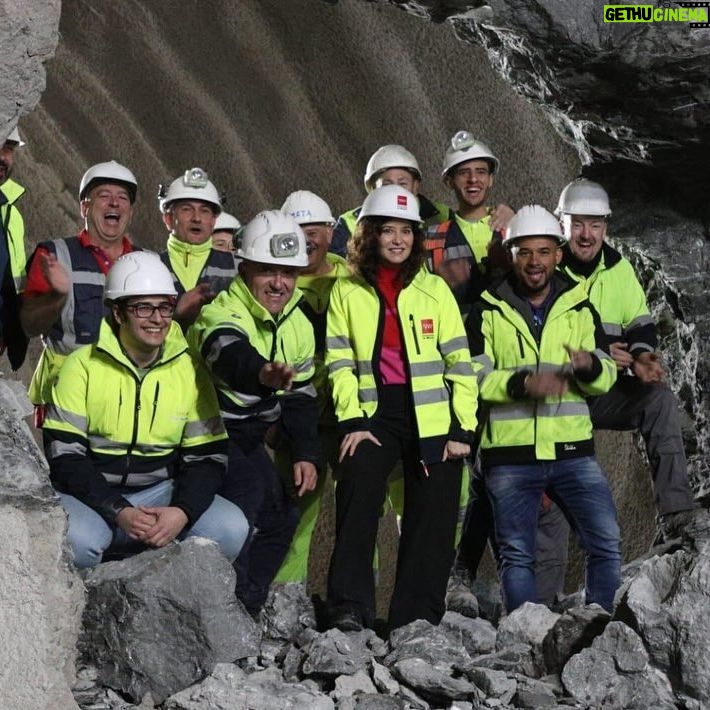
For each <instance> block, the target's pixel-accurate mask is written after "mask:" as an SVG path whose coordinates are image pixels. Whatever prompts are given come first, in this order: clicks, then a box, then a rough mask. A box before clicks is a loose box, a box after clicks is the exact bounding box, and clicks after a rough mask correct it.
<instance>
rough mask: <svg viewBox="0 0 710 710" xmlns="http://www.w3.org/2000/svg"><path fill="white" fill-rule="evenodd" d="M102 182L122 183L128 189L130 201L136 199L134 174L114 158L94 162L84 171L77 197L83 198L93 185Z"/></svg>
mask: <svg viewBox="0 0 710 710" xmlns="http://www.w3.org/2000/svg"><path fill="white" fill-rule="evenodd" d="M103 183H119V184H120V185H123V186H124V187H125V188H126V189H127V190H128V195H129V197H130V198H131V202H135V201H136V193H137V192H138V181H137V180H136V176H135V175H134V174H133V173H132V172H131V171H130V170H129V169H128V168H126V167H124V166H123V165H121V164H120V163H117V162H116V161H115V160H109V161H108V163H96V165H92V166H91V167H90V168H89V169H88V170H87V171H86V172H85V173H84V177H83V178H81V183H80V184H79V199H80V200H83V199H84V198H85V197H86V195H87V193H88V192H89V190H91V188H92V187H94V185H101V184H103Z"/></svg>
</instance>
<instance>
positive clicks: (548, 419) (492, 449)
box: [466, 272, 616, 465]
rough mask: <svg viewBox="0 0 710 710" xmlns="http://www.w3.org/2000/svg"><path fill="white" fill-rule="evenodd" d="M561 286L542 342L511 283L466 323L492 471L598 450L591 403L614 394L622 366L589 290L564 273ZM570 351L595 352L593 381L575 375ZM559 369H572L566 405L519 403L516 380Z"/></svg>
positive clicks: (494, 290) (494, 291)
mask: <svg viewBox="0 0 710 710" xmlns="http://www.w3.org/2000/svg"><path fill="white" fill-rule="evenodd" d="M554 287H555V295H554V300H553V302H552V304H551V306H550V308H549V310H548V312H547V316H546V319H545V322H544V324H543V326H542V331H541V335H540V339H539V341H538V340H537V338H536V337H535V335H534V330H533V327H532V312H531V309H530V306H529V305H528V304H527V302H525V301H523V300H522V299H521V298H520V297H518V296H517V295H516V294H515V292H514V290H513V285H512V277H511V278H510V279H505V280H504V281H501V282H498V283H497V284H496V285H494V286H492V287H491V288H490V289H489V290H487V291H485V292H484V293H483V296H482V299H481V301H480V302H479V303H478V304H477V305H476V307H475V308H474V309H473V310H472V312H471V314H470V316H469V318H468V320H467V322H466V330H467V332H468V335H469V343H470V345H471V354H472V355H473V362H474V369H475V370H476V374H477V375H478V382H479V388H480V397H481V401H482V402H483V403H485V405H486V408H487V410H488V419H487V422H486V426H485V427H484V429H483V434H482V440H481V457H482V460H483V462H484V463H485V464H487V465H492V464H503V463H530V462H533V461H542V460H556V459H561V458H574V457H577V456H586V455H589V454H591V453H593V451H594V443H593V439H592V423H591V420H590V417H589V409H588V407H587V403H586V401H585V397H587V396H592V395H599V394H603V393H605V392H607V391H608V390H609V389H610V388H611V387H612V385H613V384H614V382H615V381H616V365H615V363H614V361H613V360H612V358H611V357H610V355H609V354H608V352H607V351H606V337H605V335H604V332H603V330H602V327H601V322H600V321H599V316H598V314H597V313H596V311H595V310H594V308H593V307H592V306H591V304H590V303H589V301H588V300H587V294H586V293H585V291H584V288H583V287H582V286H581V285H579V284H575V283H574V282H573V281H571V280H570V279H569V278H567V277H566V276H564V275H563V274H561V273H559V272H557V273H556V274H555V276H554ZM566 346H569V347H571V348H572V349H574V350H585V351H588V352H592V353H593V356H594V357H593V361H596V363H597V364H596V365H595V370H596V372H597V374H596V376H594V378H593V379H591V381H584V380H583V379H580V377H579V376H575V375H574V374H573V373H572V371H571V366H570V358H569V355H568V353H567V350H566ZM560 368H565V369H568V375H569V378H570V387H569V390H568V391H567V393H566V394H564V395H563V396H562V397H560V398H559V399H558V398H556V397H548V398H546V399H544V400H534V399H531V398H528V397H524V396H523V398H522V399H514V398H513V396H512V394H511V391H510V381H511V378H512V377H514V376H515V375H516V373H521V372H522V371H529V372H531V373H536V372H543V371H545V370H554V371H557V370H559V369H560Z"/></svg>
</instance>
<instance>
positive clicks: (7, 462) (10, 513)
mask: <svg viewBox="0 0 710 710" xmlns="http://www.w3.org/2000/svg"><path fill="white" fill-rule="evenodd" d="M50 17H51V12H50ZM6 30H7V27H3V29H2V30H0V33H1V32H4V31H6ZM3 80H4V78H3ZM28 410H31V407H30V405H29V402H28V400H27V396H26V394H25V393H24V392H23V391H22V389H21V387H20V385H19V383H17V382H11V381H7V380H5V379H3V378H1V377H0V452H2V453H1V455H0V537H1V538H2V554H0V579H1V580H2V582H0V644H2V648H4V649H5V651H6V652H5V654H4V661H3V663H2V664H0V698H2V704H3V705H5V706H6V707H8V708H44V707H62V708H71V707H75V703H74V701H73V698H72V695H71V691H70V687H71V684H72V681H73V677H74V660H75V655H76V650H75V644H76V638H77V635H78V633H79V628H80V621H81V610H82V607H83V604H84V587H83V585H82V582H81V579H80V578H79V576H78V575H77V573H76V572H75V571H74V569H73V565H72V564H71V562H70V557H69V553H68V550H67V548H66V546H65V543H64V542H63V538H64V531H65V528H66V515H65V513H64V510H63V508H62V506H61V504H60V503H59V499H58V498H57V497H56V495H55V494H54V492H53V490H52V487H51V485H50V484H49V477H48V471H47V466H46V463H45V462H44V458H43V456H42V454H41V453H40V451H39V449H38V448H37V445H36V444H35V442H34V439H33V438H32V435H31V434H30V431H29V429H28V427H27V424H25V422H24V421H22V419H21V417H23V416H26V415H27V413H28Z"/></svg>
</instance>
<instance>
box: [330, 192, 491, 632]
mask: <svg viewBox="0 0 710 710" xmlns="http://www.w3.org/2000/svg"><path fill="white" fill-rule="evenodd" d="M349 260H350V263H351V267H352V269H353V275H352V276H350V277H345V278H341V279H338V280H337V282H336V283H335V285H334V286H333V290H332V291H331V297H330V305H329V308H328V325H327V332H326V335H327V338H326V348H327V349H326V365H327V367H328V371H329V377H330V380H331V384H332V389H333V400H334V403H335V413H336V416H337V419H338V426H339V428H340V433H341V435H342V440H341V444H340V457H341V461H342V463H343V467H342V471H341V473H340V478H339V481H338V485H337V487H336V541H335V549H334V551H333V556H332V559H331V564H330V571H329V575H328V602H329V604H328V609H329V612H330V625H331V626H333V627H337V628H340V629H341V630H357V629H360V628H362V627H363V626H368V625H371V624H372V623H373V621H374V610H375V588H374V578H373V573H372V556H373V552H374V546H375V539H376V535H377V525H378V520H379V514H380V509H381V506H382V503H383V501H384V497H385V491H386V486H387V477H388V476H389V474H390V472H391V471H392V469H393V468H394V466H395V464H396V463H397V462H398V461H399V460H400V459H401V460H402V464H403V469H404V478H405V497H404V512H403V516H402V530H401V538H400V544H399V555H398V560H397V578H396V583H395V588H394V593H393V596H392V602H391V605H390V612H389V620H388V621H389V626H390V628H397V627H399V626H403V625H404V624H407V623H409V622H410V621H414V620H415V619H426V620H427V621H430V622H431V623H434V624H436V623H438V622H439V621H440V620H441V617H442V615H443V613H444V610H445V604H444V597H445V592H446V582H447V579H448V576H449V570H450V567H451V563H452V560H453V554H454V535H455V529H456V516H457V510H458V501H459V491H460V485H461V463H460V460H459V459H461V458H463V457H465V456H467V455H468V454H469V453H470V443H471V441H472V439H473V433H474V430H475V428H476V417H475V411H476V400H477V385H476V378H475V376H474V374H473V369H472V366H471V357H470V353H469V350H468V344H467V341H466V337H465V331H464V327H463V323H462V321H461V317H460V315H459V309H458V306H457V305H456V301H455V300H454V297H453V295H452V294H451V291H450V290H449V288H448V286H447V285H446V283H445V282H444V281H443V280H442V279H441V278H439V277H438V276H434V275H433V274H430V273H429V272H428V271H426V270H425V269H424V268H422V266H423V263H424V245H423V235H422V231H421V225H420V217H419V208H418V204H417V201H416V199H415V197H414V195H412V194H411V193H410V192H408V191H407V190H405V189H404V188H402V187H399V186H398V185H386V186H384V187H381V188H378V189H376V190H373V191H372V192H371V193H370V195H369V196H368V197H367V199H366V200H365V203H364V204H363V207H362V211H361V212H360V215H359V218H358V226H357V229H356V231H355V234H354V235H353V241H352V245H351V247H350V254H349ZM457 460H458V461H457Z"/></svg>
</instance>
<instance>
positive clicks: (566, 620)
mask: <svg viewBox="0 0 710 710" xmlns="http://www.w3.org/2000/svg"><path fill="white" fill-rule="evenodd" d="M610 618H611V617H610V615H609V614H608V613H607V612H606V611H604V610H603V609H601V608H600V607H598V606H597V605H594V606H590V607H574V608H572V609H569V610H567V611H565V612H564V613H563V614H562V615H561V616H560V617H559V618H558V619H557V621H556V622H555V624H554V626H553V627H552V628H551V629H549V630H548V632H547V634H546V635H545V638H544V639H543V642H542V652H543V657H544V661H545V668H546V669H547V671H548V672H550V673H553V672H554V673H559V672H560V671H561V670H562V668H563V666H564V665H565V663H567V661H568V660H569V659H570V657H571V656H573V655H574V654H575V653H579V652H580V651H581V650H582V649H583V648H586V647H587V646H589V645H590V644H591V643H592V641H593V640H594V639H595V638H596V637H597V636H599V634H601V633H602V631H604V628H605V627H606V625H607V624H608V623H609V620H610Z"/></svg>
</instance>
